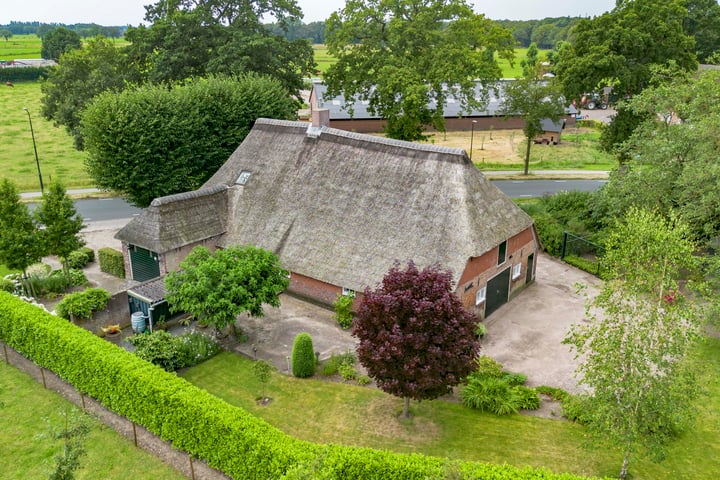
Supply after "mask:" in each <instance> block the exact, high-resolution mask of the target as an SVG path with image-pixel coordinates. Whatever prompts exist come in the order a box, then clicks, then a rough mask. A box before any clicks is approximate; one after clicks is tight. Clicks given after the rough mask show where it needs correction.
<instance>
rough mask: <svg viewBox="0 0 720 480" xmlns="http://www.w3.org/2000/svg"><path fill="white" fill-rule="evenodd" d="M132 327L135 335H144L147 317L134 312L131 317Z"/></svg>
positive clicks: (141, 313)
mask: <svg viewBox="0 0 720 480" xmlns="http://www.w3.org/2000/svg"><path fill="white" fill-rule="evenodd" d="M130 325H131V326H132V331H133V332H135V333H142V332H144V331H145V315H143V312H133V314H132V315H130Z"/></svg>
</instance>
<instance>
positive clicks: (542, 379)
mask: <svg viewBox="0 0 720 480" xmlns="http://www.w3.org/2000/svg"><path fill="white" fill-rule="evenodd" d="M576 283H583V284H585V285H587V286H588V292H593V291H596V289H597V287H598V286H599V285H600V281H599V280H598V279H597V278H596V277H594V276H592V275H590V274H589V273H586V272H584V271H582V270H579V269H577V268H575V267H572V266H570V265H567V264H565V263H563V262H561V261H559V260H557V259H555V258H553V257H550V256H549V255H546V254H541V255H540V257H539V259H538V266H537V278H536V281H535V283H533V284H532V285H530V286H529V287H528V288H526V289H525V290H524V291H523V292H521V293H520V294H519V295H518V296H517V297H516V298H514V299H513V301H512V302H509V303H507V304H505V305H503V306H502V307H501V308H500V309H499V310H497V311H496V312H495V313H493V315H491V316H490V318H488V319H487V321H486V322H485V323H486V327H487V334H486V335H485V338H483V341H482V347H481V353H483V354H485V355H488V356H489V357H492V358H494V359H495V360H497V361H498V362H500V363H502V364H503V366H504V367H505V369H506V370H509V371H512V372H518V373H524V374H525V375H527V376H528V382H527V383H528V385H530V386H537V385H550V386H553V387H560V388H563V389H565V390H567V391H570V392H577V391H579V389H578V387H577V383H576V381H575V377H574V371H575V368H576V367H577V361H575V359H574V354H573V353H571V352H570V348H569V346H567V345H563V344H562V343H561V342H562V340H563V338H565V335H566V334H567V332H568V330H569V329H570V325H572V324H573V323H580V322H583V321H584V318H585V299H584V298H583V296H582V295H581V294H578V293H575V284H576Z"/></svg>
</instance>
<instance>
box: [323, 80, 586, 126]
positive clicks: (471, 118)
mask: <svg viewBox="0 0 720 480" xmlns="http://www.w3.org/2000/svg"><path fill="white" fill-rule="evenodd" d="M512 81H513V80H510V79H506V80H501V81H500V82H498V85H497V87H496V88H491V89H490V91H489V92H488V96H489V98H488V100H489V101H488V104H487V107H486V108H485V110H478V109H471V110H470V111H469V112H465V111H463V109H462V108H461V104H460V102H459V100H457V99H456V98H455V97H453V96H452V95H451V96H449V97H448V98H447V101H446V102H445V105H444V106H443V114H444V116H445V130H447V131H448V132H462V131H469V130H472V129H474V130H502V129H521V128H523V126H525V121H524V120H523V118H522V116H520V115H517V116H509V117H506V116H505V115H504V114H503V112H502V103H503V99H504V93H503V87H504V85H505V84H506V83H508V82H512ZM475 88H476V91H477V97H478V98H479V97H480V96H481V95H482V92H481V89H482V88H483V87H482V85H481V84H479V83H478V84H477V86H476V87H475ZM309 104H310V111H311V113H312V112H314V111H316V110H318V109H327V110H328V111H329V112H330V123H329V124H328V126H330V127H332V128H337V129H340V130H347V131H350V132H358V133H376V132H382V131H383V130H384V128H385V125H386V123H387V122H386V121H385V120H383V118H382V117H380V116H379V115H373V114H372V113H370V112H369V111H368V102H367V101H363V100H360V99H352V100H350V101H348V100H347V99H346V98H345V97H343V96H342V95H339V96H337V97H329V96H328V95H327V87H326V86H325V85H324V84H323V83H322V82H320V81H316V82H313V86H312V89H311V90H310V99H309ZM350 110H352V115H351V114H350ZM565 113H566V114H565V115H564V116H563V119H562V120H564V121H565V122H566V123H567V125H568V126H573V125H575V114H576V113H577V110H576V109H575V107H572V106H570V107H568V109H567V111H566V112H565Z"/></svg>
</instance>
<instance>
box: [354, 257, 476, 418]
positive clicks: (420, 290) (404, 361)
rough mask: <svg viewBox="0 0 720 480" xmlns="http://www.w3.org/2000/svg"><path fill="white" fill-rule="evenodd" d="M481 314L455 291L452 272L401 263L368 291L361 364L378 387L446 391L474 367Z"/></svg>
mask: <svg viewBox="0 0 720 480" xmlns="http://www.w3.org/2000/svg"><path fill="white" fill-rule="evenodd" d="M476 322H477V317H476V316H475V315H474V314H472V313H470V312H468V311H467V310H466V309H465V308H464V307H463V305H462V302H460V299H459V298H458V297H457V296H456V295H455V293H454V292H453V280H452V273H451V272H449V271H446V270H442V269H441V268H440V267H439V266H437V265H434V266H429V267H426V268H424V269H422V270H419V269H418V268H417V266H415V264H414V263H413V262H408V265H407V267H406V268H404V269H401V268H400V265H399V264H397V263H396V264H395V265H394V266H393V267H392V268H391V269H390V271H389V272H388V273H387V274H386V275H385V277H384V278H383V281H382V284H381V285H379V286H378V287H377V288H376V289H375V290H370V289H369V288H368V289H366V290H365V292H364V293H363V297H362V300H361V301H360V304H359V306H358V311H357V315H356V317H355V320H354V321H353V327H352V334H353V336H355V337H357V338H358V340H359V341H360V344H359V345H358V348H357V353H358V358H359V360H360V363H362V365H363V366H364V367H365V368H366V369H367V371H368V374H369V375H370V376H371V377H372V378H373V379H375V381H376V382H377V385H378V387H380V388H381V389H382V390H384V391H385V392H387V393H390V394H391V395H395V396H398V397H403V398H404V399H405V407H404V411H403V416H405V417H407V416H408V415H409V401H410V399H411V398H412V399H415V400H425V399H428V400H429V399H434V398H437V397H439V396H441V395H445V394H447V393H449V392H450V391H451V390H452V387H453V386H455V385H457V384H458V383H459V382H460V381H461V380H462V379H463V378H465V377H466V376H467V375H468V374H469V373H470V372H471V371H472V370H473V368H474V364H473V361H474V360H475V358H476V357H477V353H478V348H479V345H478V343H477V341H476V338H475V333H474V332H475V324H476Z"/></svg>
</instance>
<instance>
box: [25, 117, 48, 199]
mask: <svg viewBox="0 0 720 480" xmlns="http://www.w3.org/2000/svg"><path fill="white" fill-rule="evenodd" d="M23 110H25V113H27V116H28V121H29V122H30V135H31V136H32V141H33V149H34V150H35V165H37V171H38V178H39V179H40V193H45V189H44V188H43V181H42V173H40V159H39V158H38V154H37V145H36V144H35V131H34V130H33V126H32V118H31V117H30V110H28V109H27V107H23Z"/></svg>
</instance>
